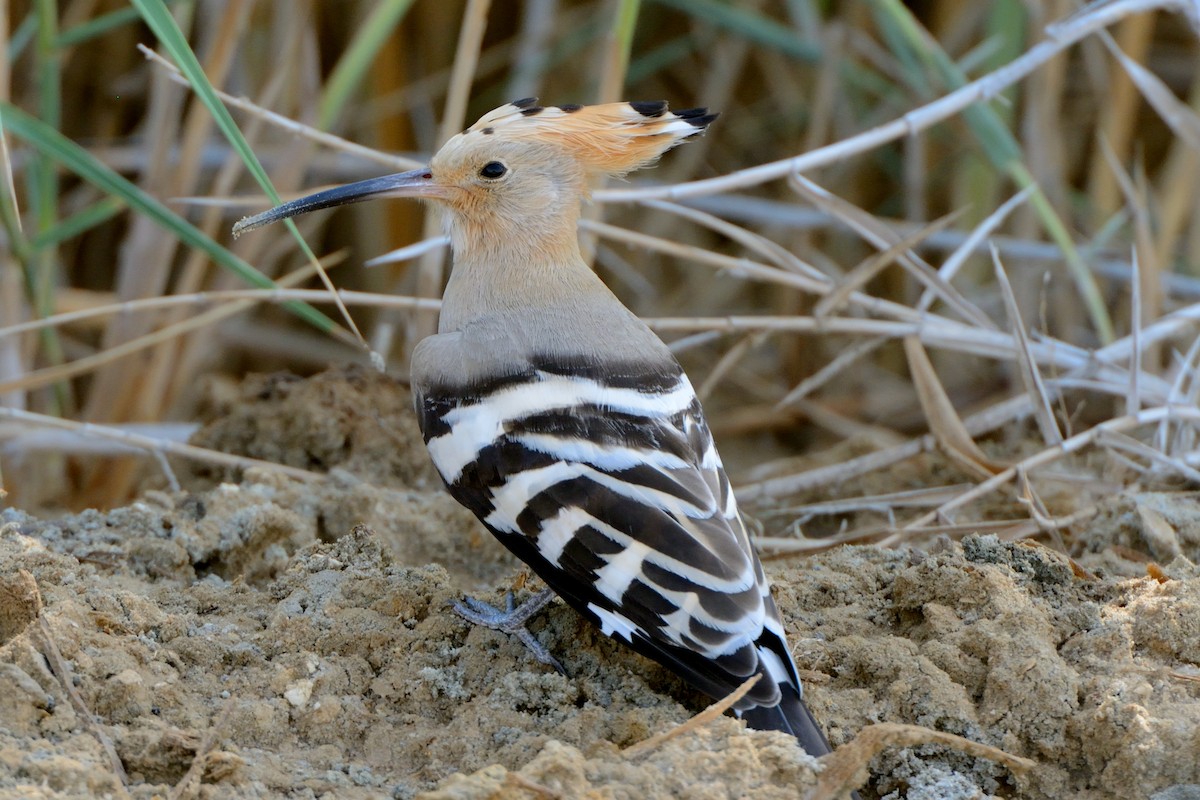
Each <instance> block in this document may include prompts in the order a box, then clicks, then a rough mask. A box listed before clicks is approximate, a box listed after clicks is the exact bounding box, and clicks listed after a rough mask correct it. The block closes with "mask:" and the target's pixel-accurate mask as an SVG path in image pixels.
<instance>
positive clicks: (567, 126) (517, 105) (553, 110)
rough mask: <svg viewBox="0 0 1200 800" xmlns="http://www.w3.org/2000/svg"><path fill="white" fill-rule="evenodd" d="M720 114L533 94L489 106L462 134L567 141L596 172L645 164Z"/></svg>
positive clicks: (622, 170)
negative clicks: (555, 101)
mask: <svg viewBox="0 0 1200 800" xmlns="http://www.w3.org/2000/svg"><path fill="white" fill-rule="evenodd" d="M716 118H717V114H709V113H708V109H707V108H690V109H687V110H684V111H671V110H670V109H669V108H668V107H667V103H666V101H663V100H657V101H651V102H642V103H636V102H635V103H603V104H601V105H591V106H579V105H565V106H539V105H538V103H537V98H534V97H528V98H525V99H524V100H517V101H514V102H512V103H507V104H505V105H502V106H500V107H499V108H497V109H495V110H493V111H489V112H488V113H486V114H484V115H483V116H482V117H480V119H479V121H478V122H476V123H475V124H474V125H472V126H471V127H469V128H467V129H466V130H465V131H463V132H462V133H461V134H460V136H463V137H468V136H470V137H474V136H496V137H497V138H503V139H509V140H514V141H519V140H527V141H534V142H542V143H546V144H552V145H555V146H558V147H562V148H564V149H566V150H568V151H570V152H571V153H572V155H574V156H575V157H576V158H578V159H579V161H580V162H581V163H582V164H584V166H585V167H586V168H587V169H588V171H590V172H596V173H604V174H609V175H623V174H625V173H626V172H630V171H631V170H635V169H637V168H638V167H642V166H645V165H646V164H648V163H650V162H651V161H653V160H654V159H656V158H658V157H659V156H661V155H662V154H663V153H665V152H667V151H668V150H670V149H671V148H672V147H674V146H675V145H677V144H679V143H680V142H682V141H684V140H685V139H687V138H688V137H691V136H695V135H697V134H700V133H703V132H704V129H705V128H707V127H708V124H709V123H710V122H712V121H713V120H714V119H716Z"/></svg>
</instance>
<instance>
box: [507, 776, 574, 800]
mask: <svg viewBox="0 0 1200 800" xmlns="http://www.w3.org/2000/svg"><path fill="white" fill-rule="evenodd" d="M504 786H505V787H506V788H515V789H524V790H525V791H527V792H532V793H533V794H535V795H537V796H538V797H545V798H547V800H562V797H563V795H562V793H561V792H556V791H554V790H553V789H551V788H550V787H549V786H543V785H542V784H540V783H537V782H536V781H531V780H529V778H526V777H525V776H524V775H521V774H520V773H517V772H508V773H505V775H504ZM504 796H505V797H508V796H509V795H508V794H507V793H505V795H504Z"/></svg>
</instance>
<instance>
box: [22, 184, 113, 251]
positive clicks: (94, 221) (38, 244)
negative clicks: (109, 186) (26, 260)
mask: <svg viewBox="0 0 1200 800" xmlns="http://www.w3.org/2000/svg"><path fill="white" fill-rule="evenodd" d="M128 207H129V206H127V205H126V204H125V201H124V200H122V199H121V198H120V197H116V196H114V195H109V196H107V197H105V198H103V199H102V200H98V201H97V202H95V203H93V204H92V205H90V206H88V207H87V208H85V209H83V210H82V211H79V212H77V213H75V214H72V215H71V216H69V217H67V218H66V219H63V220H59V221H58V224H56V225H55V226H54V227H52V228H49V229H47V230H44V231H42V232H41V233H39V234H38V235H37V236H35V237H33V241H32V242H31V243H30V244H31V245H32V247H33V248H34V249H35V250H40V249H42V248H43V247H54V246H55V245H59V244H62V243H63V242H65V241H67V240H69V239H74V238H75V237H76V236H79V235H80V234H81V233H84V232H86V231H89V230H91V229H92V228H94V227H96V226H97V225H100V224H102V223H104V222H107V221H108V220H110V219H112V218H113V217H115V216H116V215H117V214H120V213H121V212H122V211H124V210H125V209H126V208H128Z"/></svg>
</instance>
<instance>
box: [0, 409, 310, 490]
mask: <svg viewBox="0 0 1200 800" xmlns="http://www.w3.org/2000/svg"><path fill="white" fill-rule="evenodd" d="M4 417H7V418H9V419H15V420H20V421H22V422H28V423H31V424H34V425H41V426H44V427H48V428H62V429H65V430H69V431H74V432H76V433H78V434H81V435H84V436H98V437H100V438H103V439H111V440H113V441H117V442H120V443H121V444H123V445H126V446H128V447H132V448H136V449H138V450H144V451H147V452H151V453H169V454H171V455H174V456H181V457H183V458H191V459H194V460H196V461H204V462H207V463H210V464H221V465H223V466H227V467H236V468H238V469H250V468H252V467H257V468H260V469H267V470H271V471H273V472H278V473H280V474H282V475H287V476H288V477H289V478H296V479H297V480H302V481H324V480H326V478H327V477H328V476H326V475H322V474H321V473H319V472H310V471H309V470H306V469H299V468H298V467H288V466H285V465H283V464H275V463H273V462H270V461H263V460H262V459H258V458H250V457H248V456H238V455H234V454H232V453H222V452H220V451H217V450H209V449H207V448H204V447H196V446H195V445H191V444H182V443H180V442H173V441H171V440H169V439H155V438H154V437H151V436H142V435H141V434H137V433H130V432H129V431H123V430H121V429H119V428H113V427H110V426H107V425H96V424H94V423H91V422H75V421H74V420H69V419H61V418H59V417H51V416H48V415H46V414H37V413H34V412H32V411H23V410H21V409H19V408H4V407H3V406H0V418H4Z"/></svg>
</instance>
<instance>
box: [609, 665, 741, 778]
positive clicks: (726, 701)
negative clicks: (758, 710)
mask: <svg viewBox="0 0 1200 800" xmlns="http://www.w3.org/2000/svg"><path fill="white" fill-rule="evenodd" d="M761 678H762V674H761V673H760V674H756V675H751V676H750V678H749V679H747V680H746V682H745V683H743V684H742V685H741V686H739V687H738V688H736V689H734V690H733V691H732V692H731V693H730V694H728V695H726V696H725V697H724V698H723V699H721V700H718V701H717V702H715V703H713V704H712V705H711V706H709V707H708V708H706V709H704V710H703V711H701V712H700V713H699V714H697V715H696V716H694V717H692V718H691V719H689V720H688V721H687V722H685V723H683V724H682V725H677V726H676V727H674V728H672V729H671V730H669V731H667V732H666V733H660V734H658V735H656V736H651V737H650V738H649V739H643V740H642V741H640V742H638V743H637V744H633V745H630V746H629V747H626V748H625V749H624V750H622V751H621V754H622V755H624V756H625V757H626V758H639V757H641V756H644V755H646V754H647V753H649V752H651V751H653V750H657V749H658V748H659V747H660V746H662V745H663V744H665V743H666V742H669V741H670V740H671V739H674V738H676V737H678V736H682V735H683V734H685V733H687V732H689V731H694V730H696V729H697V728H701V727H703V726H705V725H707V724H708V723H710V722H712V721H713V720H714V719H716V718H717V717H719V716H721V715H722V714H724V713H725V712H726V711H728V710H729V709H731V708H733V705H734V704H735V703H736V702H737V701H738V700H741V699H742V698H743V697H745V695H746V692H748V691H750V690H751V689H752V688H754V684H756V683H758V682H759V680H760V679H761Z"/></svg>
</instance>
